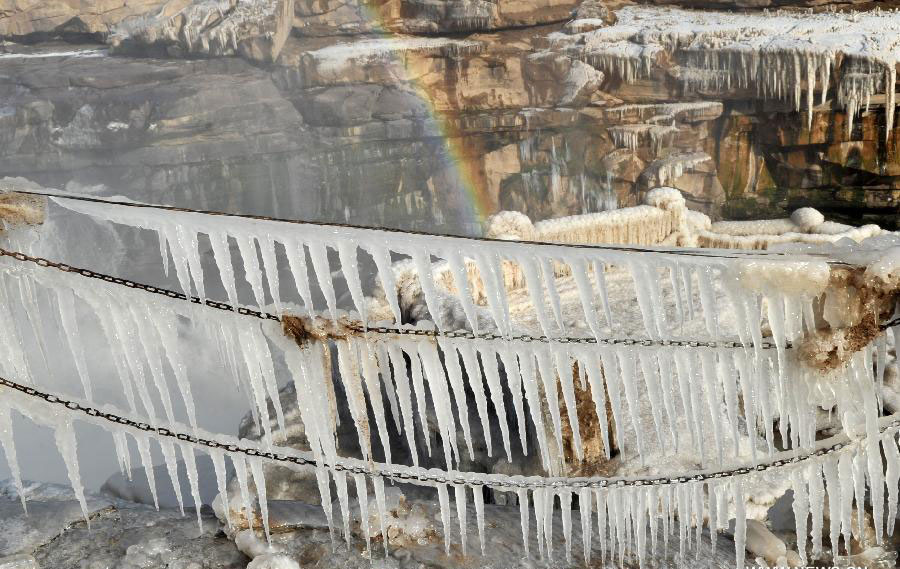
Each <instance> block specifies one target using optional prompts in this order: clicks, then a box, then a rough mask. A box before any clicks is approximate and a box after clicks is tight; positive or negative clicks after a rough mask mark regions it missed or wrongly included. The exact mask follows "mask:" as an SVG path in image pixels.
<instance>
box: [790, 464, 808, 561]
mask: <svg viewBox="0 0 900 569" xmlns="http://www.w3.org/2000/svg"><path fill="white" fill-rule="evenodd" d="M802 474H803V473H801V472H800V471H799V470H794V471H792V472H791V488H792V489H793V490H794V501H793V510H794V522H795V524H796V527H797V534H796V535H797V551H798V553H799V554H800V566H801V567H805V566H806V540H807V537H808V536H807V533H806V522H807V518H808V517H809V497H808V494H807V488H806V481H805V480H803V476H802Z"/></svg>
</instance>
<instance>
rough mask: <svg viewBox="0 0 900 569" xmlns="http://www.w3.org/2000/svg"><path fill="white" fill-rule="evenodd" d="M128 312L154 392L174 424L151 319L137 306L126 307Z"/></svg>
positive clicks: (148, 314) (167, 416)
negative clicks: (135, 327) (135, 325)
mask: <svg viewBox="0 0 900 569" xmlns="http://www.w3.org/2000/svg"><path fill="white" fill-rule="evenodd" d="M128 310H129V311H130V313H131V317H132V319H133V320H134V322H135V323H136V324H137V335H138V340H139V342H140V345H141V348H142V349H143V352H144V354H145V356H146V360H147V364H148V366H149V368H150V377H151V378H152V379H153V385H154V386H156V391H157V392H158V393H159V397H160V399H161V400H162V404H163V410H164V411H165V414H166V419H168V420H169V422H170V423H174V422H175V414H174V412H173V410H172V397H171V395H170V394H169V388H168V384H167V383H166V376H165V374H164V372H163V367H162V358H161V356H160V354H159V346H160V344H159V342H157V341H155V338H153V336H152V333H151V329H152V326H153V325H152V324H151V322H150V321H152V319H153V317H152V315H151V314H150V313H149V311H148V312H147V313H142V311H141V310H140V307H139V306H138V305H131V306H129V307H128ZM148 320H150V321H148Z"/></svg>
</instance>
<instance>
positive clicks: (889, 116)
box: [884, 63, 897, 142]
mask: <svg viewBox="0 0 900 569" xmlns="http://www.w3.org/2000/svg"><path fill="white" fill-rule="evenodd" d="M884 83H885V119H884V122H885V140H886V141H887V142H889V141H890V140H891V135H892V133H893V129H894V112H895V110H896V107H897V100H896V98H897V95H896V90H897V67H896V66H895V65H894V63H888V64H887V65H886V66H885V70H884Z"/></svg>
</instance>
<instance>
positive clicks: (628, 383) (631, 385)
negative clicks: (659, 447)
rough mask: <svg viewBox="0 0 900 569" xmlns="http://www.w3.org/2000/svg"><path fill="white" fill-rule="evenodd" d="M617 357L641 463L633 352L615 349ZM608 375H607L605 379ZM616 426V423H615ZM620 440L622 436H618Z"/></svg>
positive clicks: (642, 441) (640, 426)
mask: <svg viewBox="0 0 900 569" xmlns="http://www.w3.org/2000/svg"><path fill="white" fill-rule="evenodd" d="M616 355H617V359H618V360H619V369H620V370H621V373H622V378H621V383H622V385H623V386H624V387H625V399H626V400H627V401H628V414H629V415H630V416H631V426H632V427H634V435H635V436H634V438H635V444H636V445H637V450H638V454H639V455H640V457H641V463H642V464H643V461H644V435H643V432H644V431H643V426H642V425H641V419H640V415H639V413H638V409H639V408H640V407H639V405H640V403H639V402H638V394H637V381H636V373H635V369H634V352H633V351H632V350H631V349H617V350H616ZM608 380H609V376H607V381H608ZM617 426H618V424H617ZM619 440H620V441H621V440H622V437H621V436H620V437H619Z"/></svg>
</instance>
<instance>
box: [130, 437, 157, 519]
mask: <svg viewBox="0 0 900 569" xmlns="http://www.w3.org/2000/svg"><path fill="white" fill-rule="evenodd" d="M134 442H135V444H136V445H137V448H138V456H140V457H141V466H143V467H144V473H145V474H146V475H147V484H148V485H149V486H150V495H151V496H152V497H153V507H155V508H156V509H157V510H159V497H158V496H157V493H156V475H155V474H154V471H153V460H152V459H151V458H150V439H149V438H148V437H146V436H141V435H135V437H134Z"/></svg>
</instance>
